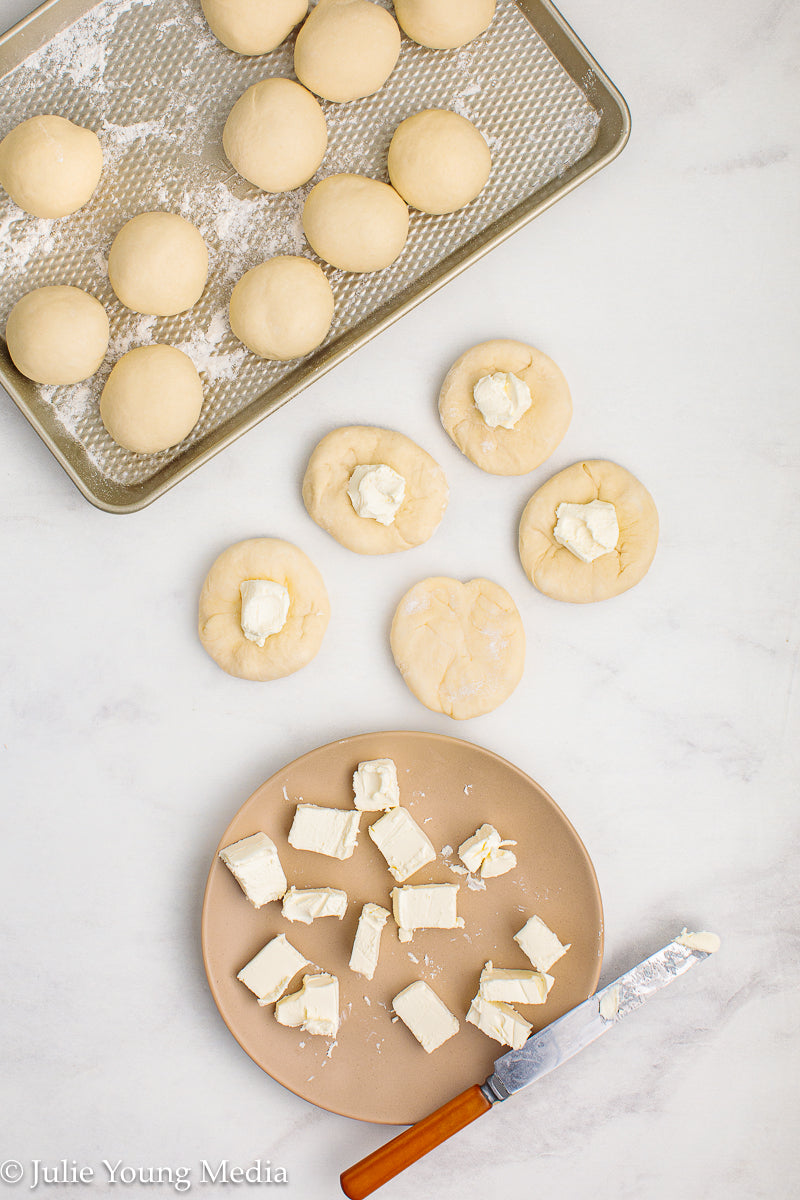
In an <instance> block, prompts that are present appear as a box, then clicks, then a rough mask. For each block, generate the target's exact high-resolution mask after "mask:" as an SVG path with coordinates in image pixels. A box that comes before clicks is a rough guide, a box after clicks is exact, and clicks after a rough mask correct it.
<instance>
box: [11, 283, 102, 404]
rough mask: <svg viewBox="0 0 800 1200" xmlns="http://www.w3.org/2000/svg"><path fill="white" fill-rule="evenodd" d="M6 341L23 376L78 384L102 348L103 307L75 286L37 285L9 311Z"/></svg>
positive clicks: (97, 362) (92, 368)
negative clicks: (40, 286)
mask: <svg viewBox="0 0 800 1200" xmlns="http://www.w3.org/2000/svg"><path fill="white" fill-rule="evenodd" d="M6 343H7V345H8V353H9V354H10V355H11V360H12V362H13V363H14V366H15V367H16V368H17V370H18V371H21V372H22V374H23V375H26V376H27V377H28V379H33V380H35V382H36V383H49V384H68V383H79V382H80V381H81V380H82V379H88V378H89V376H90V375H94V373H95V371H96V370H97V368H98V367H99V366H100V363H101V362H102V361H103V359H104V357H105V353H106V350H107V349H108V317H107V316H106V310H105V309H104V308H103V306H102V304H101V303H100V301H99V300H95V298H94V296H90V295H89V294H88V292H84V291H81V289H80V288H76V287H43V288H37V289H36V290H35V291H33V292H28V293H27V295H25V296H23V297H22V298H21V299H20V300H18V301H17V303H16V304H15V305H14V307H13V308H12V310H11V312H10V313H9V316H8V324H7V325H6Z"/></svg>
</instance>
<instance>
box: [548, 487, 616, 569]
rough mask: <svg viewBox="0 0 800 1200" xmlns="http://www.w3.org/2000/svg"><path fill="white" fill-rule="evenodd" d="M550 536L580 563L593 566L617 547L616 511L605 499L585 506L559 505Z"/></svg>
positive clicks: (593, 501)
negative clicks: (602, 556)
mask: <svg viewBox="0 0 800 1200" xmlns="http://www.w3.org/2000/svg"><path fill="white" fill-rule="evenodd" d="M553 537H554V539H555V540H556V541H557V542H558V544H559V545H560V546H565V547H566V549H567V550H569V551H570V553H571V554H574V555H575V557H576V558H579V559H580V560H581V562H584V563H592V562H594V560H595V559H596V558H600V557H601V555H603V554H610V553H611V551H612V550H615V549H616V547H617V542H618V541H619V522H618V520H617V510H616V509H615V508H614V505H613V504H609V502H608V501H607V500H590V501H589V503H588V504H570V503H568V502H565V503H562V504H559V506H558V508H557V509H556V524H555V527H554V529H553Z"/></svg>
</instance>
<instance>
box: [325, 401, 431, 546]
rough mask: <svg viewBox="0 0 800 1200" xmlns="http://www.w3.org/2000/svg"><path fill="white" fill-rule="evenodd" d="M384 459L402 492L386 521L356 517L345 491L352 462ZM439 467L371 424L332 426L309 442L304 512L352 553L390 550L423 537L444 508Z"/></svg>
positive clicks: (412, 446) (412, 444)
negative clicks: (312, 443) (401, 483)
mask: <svg viewBox="0 0 800 1200" xmlns="http://www.w3.org/2000/svg"><path fill="white" fill-rule="evenodd" d="M381 463H383V464H385V465H386V466H387V467H391V468H392V470H394V471H396V472H397V473H398V475H402V476H403V479H404V480H405V485H406V487H405V496H404V498H403V502H402V504H401V505H400V507H399V509H398V510H397V512H396V513H395V518H394V521H393V522H392V524H391V525H381V524H380V523H379V522H378V521H374V520H372V518H370V517H360V516H359V515H358V513H357V512H356V510H355V509H354V508H353V505H352V503H351V501H350V497H349V496H348V494H347V485H348V483H349V482H350V476H351V475H352V474H353V471H354V470H355V468H356V467H357V466H361V465H365V466H368V465H376V466H377V465H378V464H381ZM447 499H448V487H447V480H446V478H445V475H444V471H443V470H442V468H441V467H440V466H439V464H438V463H437V462H436V461H435V459H433V458H431V456H430V454H428V453H427V451H425V450H423V449H422V447H421V446H418V445H417V444H416V442H412V440H411V438H407V437H406V436H405V435H404V434H402V433H397V432H396V431H394V430H392V429H377V428H376V427H375V426H372V425H347V426H344V427H343V428H341V429H334V430H333V431H332V432H331V433H329V434H327V435H326V436H325V437H324V438H323V439H322V441H321V442H319V444H318V445H317V446H316V447H315V449H314V451H313V453H312V455H311V458H310V459H309V460H308V466H307V468H306V473H305V477H304V479H303V501H304V503H305V506H306V508H307V509H308V512H309V515H310V516H311V517H312V518H313V520H314V521H316V523H317V524H318V525H319V526H320V527H321V528H322V529H324V530H326V531H327V532H328V533H329V534H330V535H331V536H332V537H334V538H336V541H337V542H340V543H341V545H343V546H346V547H347V548H348V550H354V551H355V552H356V554H393V553H395V552H396V551H399V550H409V549H411V547H413V546H419V545H421V544H422V543H423V542H426V541H427V540H428V538H429V537H431V536H432V535H433V533H435V531H436V529H437V528H438V527H439V523H440V521H441V519H442V517H443V516H444V511H445V508H446V507H447Z"/></svg>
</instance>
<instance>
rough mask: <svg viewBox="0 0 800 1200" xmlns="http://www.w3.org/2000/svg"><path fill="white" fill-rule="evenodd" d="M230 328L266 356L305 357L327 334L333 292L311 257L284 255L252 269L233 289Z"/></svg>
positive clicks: (330, 317) (254, 351) (249, 345)
mask: <svg viewBox="0 0 800 1200" xmlns="http://www.w3.org/2000/svg"><path fill="white" fill-rule="evenodd" d="M230 315H231V329H232V330H233V332H234V333H235V334H236V336H237V337H238V338H239V340H240V341H241V342H244V344H245V346H247V347H248V348H249V349H250V350H252V351H253V353H254V354H260V355H261V357H262V358H272V359H278V360H279V361H281V362H284V361H286V360H287V359H290V358H302V357H303V355H304V354H310V353H311V351H312V350H315V349H316V347H317V346H319V344H320V343H321V342H324V341H325V338H326V337H327V336H328V330H329V329H330V327H331V321H332V320H333V292H332V291H331V285H330V284H329V283H328V281H327V279H326V278H325V276H324V274H323V272H322V270H321V268H320V267H318V266H317V264H316V263H313V262H311V260H310V259H308V258H297V257H295V256H293V255H281V256H279V257H278V258H271V259H269V261H268V262H265V263H262V264H261V266H259V267H253V269H252V271H248V272H247V273H246V274H245V275H243V276H242V278H241V279H240V280H239V282H238V283H237V284H236V287H235V288H234V289H233V295H232V296H231V307H230Z"/></svg>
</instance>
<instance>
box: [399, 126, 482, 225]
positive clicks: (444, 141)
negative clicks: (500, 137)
mask: <svg viewBox="0 0 800 1200" xmlns="http://www.w3.org/2000/svg"><path fill="white" fill-rule="evenodd" d="M491 169H492V156H491V153H490V152H489V147H488V146H487V144H486V140H485V138H484V137H483V134H481V133H480V132H479V131H478V130H477V129H476V128H475V126H474V125H473V124H472V122H471V121H468V120H467V119H466V117H460V116H459V115H458V113H454V112H450V111H449V109H446V108H426V109H424V110H423V111H422V112H418V113H414V115H413V116H411V117H406V119H405V121H401V122H400V124H399V125H398V126H397V129H396V130H395V132H394V137H393V138H392V140H391V143H390V145H389V178H390V179H391V181H392V186H393V187H394V188H395V190H396V191H398V192H399V193H400V195H401V196H402V197H403V199H404V200H405V201H406V203H407V204H410V205H411V207H412V208H418V209H419V210H420V211H421V212H426V213H433V214H434V215H437V216H438V215H441V214H443V213H452V212H456V211H457V210H458V209H459V208H463V207H464V206H465V205H466V204H470V203H471V202H472V201H473V200H474V199H475V198H476V196H477V195H478V194H479V193H480V192H481V190H482V189H483V187H484V185H485V183H486V181H487V179H488V178H489V174H490V172H491Z"/></svg>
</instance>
